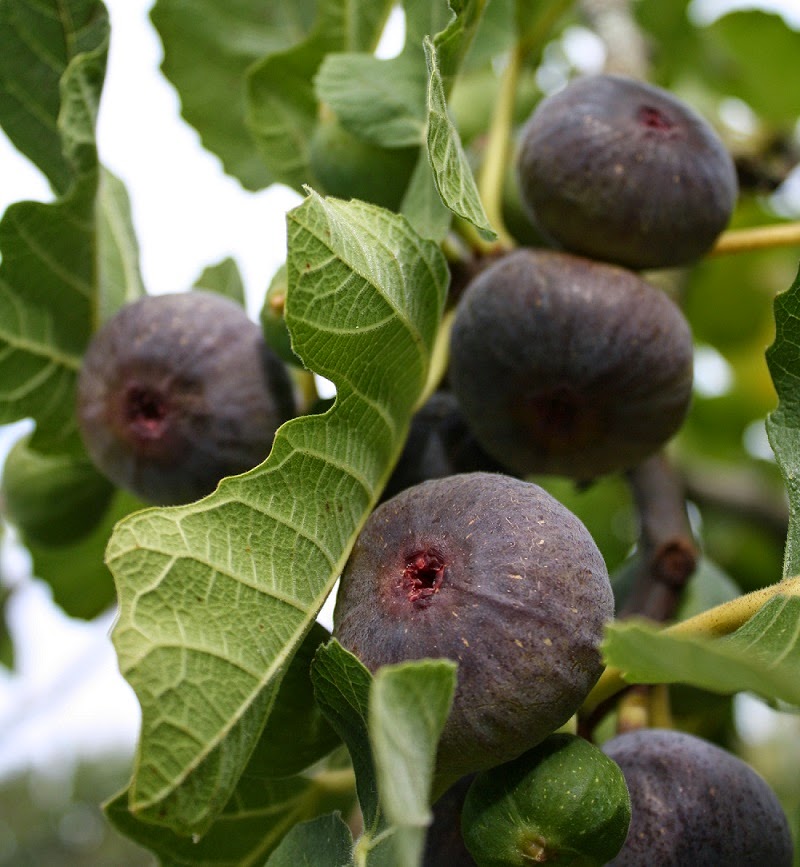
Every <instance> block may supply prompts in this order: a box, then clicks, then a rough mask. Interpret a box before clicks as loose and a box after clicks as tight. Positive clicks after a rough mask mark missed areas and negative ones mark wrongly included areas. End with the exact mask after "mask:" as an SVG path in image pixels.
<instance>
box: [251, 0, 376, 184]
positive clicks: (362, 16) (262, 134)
mask: <svg viewBox="0 0 800 867" xmlns="http://www.w3.org/2000/svg"><path fill="white" fill-rule="evenodd" d="M391 6H392V3H391V2H389V0H380V2H373V0H320V2H319V3H318V8H317V16H316V19H315V22H314V26H313V28H312V30H311V31H310V33H309V34H308V36H307V38H306V39H304V40H303V41H302V42H300V43H298V44H297V45H295V46H293V47H291V48H289V49H284V50H278V51H274V52H272V53H270V54H268V55H266V56H265V57H264V58H263V59H261V60H260V61H259V62H258V63H255V64H254V65H252V66H251V67H250V68H249V70H248V72H247V110H246V119H247V125H248V127H249V129H250V131H251V133H252V136H253V138H254V140H255V142H256V144H257V146H258V149H259V152H260V154H261V158H262V160H263V161H264V164H265V165H266V166H267V169H268V170H269V172H270V173H271V175H272V177H273V180H275V181H280V182H281V183H284V184H286V185H287V186H290V187H294V189H296V190H302V188H303V185H304V184H307V183H310V182H311V181H312V175H311V168H310V157H309V148H310V145H311V137H312V134H313V132H314V128H315V126H316V122H317V115H318V104H317V96H316V93H315V91H314V81H313V80H314V76H315V75H316V73H317V70H318V69H319V66H320V63H322V60H323V59H324V57H325V55H326V54H329V53H331V52H336V51H373V50H374V48H375V46H376V45H377V42H378V39H379V38H380V35H381V33H382V31H383V27H384V25H385V23H386V18H387V16H388V14H389V11H390V9H391Z"/></svg>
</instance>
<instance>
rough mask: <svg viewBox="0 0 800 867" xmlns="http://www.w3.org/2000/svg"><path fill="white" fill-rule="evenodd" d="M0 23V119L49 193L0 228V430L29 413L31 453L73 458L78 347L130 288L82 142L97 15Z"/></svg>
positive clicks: (111, 197)
mask: <svg viewBox="0 0 800 867" xmlns="http://www.w3.org/2000/svg"><path fill="white" fill-rule="evenodd" d="M0 16H5V20H4V21H3V26H2V27H0V56H2V60H1V61H0V67H2V73H1V75H2V80H0V123H2V125H3V127H4V129H6V130H7V131H8V133H9V135H10V136H11V138H12V140H13V141H14V142H15V143H16V144H17V145H18V147H20V148H21V149H22V150H23V152H24V153H25V154H26V155H28V156H30V157H31V159H33V160H34V161H35V162H36V163H37V165H39V167H40V168H41V169H42V171H43V172H44V173H45V175H47V177H48V178H49V179H50V181H51V183H52V184H53V187H54V189H55V190H56V192H57V193H58V196H59V197H58V198H57V199H56V200H55V201H54V202H52V203H48V204H44V203H40V202H17V203H16V204H14V205H11V206H10V207H9V208H8V209H7V210H6V212H5V215H4V216H3V219H2V221H0V253H1V254H2V263H1V264H0V423H3V422H10V421H16V420H17V419H21V418H25V417H28V416H30V417H32V418H33V419H34V420H35V422H36V429H35V431H34V434H33V437H32V440H31V447H32V448H37V449H40V450H42V451H48V452H68V453H70V454H73V455H82V454H84V452H83V447H82V445H81V443H80V438H79V435H78V430H77V423H76V420H75V412H74V397H73V393H74V390H75V382H76V377H77V373H78V370H79V368H80V364H81V358H82V354H83V350H84V348H85V346H86V344H87V342H88V340H89V338H90V336H91V334H92V333H93V331H94V330H95V328H96V327H97V325H98V324H99V323H100V322H101V321H102V319H103V318H104V317H106V316H108V315H109V314H110V313H111V312H112V310H113V309H115V308H116V307H117V306H118V305H119V304H120V303H122V302H123V301H124V300H125V299H128V298H131V297H135V296H137V295H138V294H140V292H141V280H140V277H139V270H138V250H137V247H136V242H135V239H134V237H133V232H132V228H131V220H130V213H129V206H128V200H127V196H126V195H125V192H124V188H123V187H122V185H121V183H120V182H119V181H118V180H116V179H115V178H113V176H111V175H110V174H109V173H107V172H103V171H102V170H101V168H100V165H99V163H98V161H97V148H96V145H95V137H94V129H95V122H96V117H97V110H98V103H99V99H100V92H101V90H102V85H103V77H104V74H105V65H106V57H107V53H108V38H109V32H108V19H107V15H106V12H105V9H104V7H103V6H102V4H101V3H99V2H89V0H68V2H63V3H55V2H52V0H49V2H44V3H41V4H39V5H37V6H33V5H31V4H30V3H23V2H7V3H5V4H3V6H2V10H1V11H0ZM17 80H19V81H23V82H26V83H27V84H26V86H25V87H21V88H15V87H13V86H12V84H13V83H14V82H16V81H17ZM42 124H44V125H45V126H46V127H47V132H46V133H45V132H42V130H41V129H40V127H41V125H42ZM59 154H60V156H59Z"/></svg>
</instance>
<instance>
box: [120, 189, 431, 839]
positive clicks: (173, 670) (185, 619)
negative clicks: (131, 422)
mask: <svg viewBox="0 0 800 867" xmlns="http://www.w3.org/2000/svg"><path fill="white" fill-rule="evenodd" d="M288 223H289V259H288V272H289V292H288V297H287V308H286V318H287V322H288V323H289V326H290V329H291V331H292V336H293V340H294V348H295V351H296V352H297V353H298V354H299V355H300V356H301V357H302V358H303V359H304V361H305V362H306V363H307V364H308V365H309V366H310V367H311V368H312V369H314V370H316V371H317V372H320V373H322V374H323V375H325V376H327V377H328V378H329V379H331V380H332V381H333V382H334V383H335V384H336V386H337V389H338V397H337V401H336V404H335V406H334V407H333V409H331V410H330V411H329V412H328V413H326V414H325V415H318V416H316V415H315V416H306V417H302V418H298V419H294V420H292V421H290V422H288V423H287V424H286V425H284V426H283V427H282V428H281V430H280V431H279V432H278V434H277V435H276V438H275V442H274V446H273V450H272V453H271V454H270V456H269V458H268V459H267V461H266V462H265V463H264V464H262V465H261V466H260V467H257V468H256V469H254V470H252V471H250V472H249V473H246V474H244V475H242V476H237V477H233V478H231V479H226V480H223V481H222V482H221V484H220V486H219V488H218V489H217V491H216V492H215V493H213V494H212V495H210V496H209V497H207V498H205V499H204V500H201V501H199V502H198V503H196V504H192V505H189V506H183V507H176V508H170V509H153V510H148V511H145V512H141V513H139V514H138V515H135V516H132V517H131V518H129V519H128V520H126V521H123V522H122V523H121V524H119V525H118V526H117V529H116V531H115V533H114V535H113V536H112V538H111V541H110V543H109V547H108V551H107V561H108V563H109V566H110V568H111V570H112V572H113V574H114V576H115V578H116V580H117V586H118V593H119V599H120V618H119V622H118V625H117V627H116V629H115V631H114V636H113V638H114V642H115V645H116V647H117V653H118V656H119V659H120V668H121V670H122V672H123V674H124V675H125V677H126V678H127V679H128V680H129V681H130V683H131V684H132V686H133V687H134V690H135V691H136V693H137V695H138V697H139V700H140V702H141V704H142V712H143V723H142V738H141V742H140V748H139V754H138V757H137V764H136V770H135V777H134V781H133V783H132V786H131V809H132V810H133V811H134V812H135V813H138V814H139V815H140V817H141V818H143V819H146V820H147V821H150V822H153V823H158V824H165V825H167V826H169V827H171V828H172V829H173V830H176V831H178V832H179V833H203V831H204V830H205V829H207V828H208V827H210V825H211V823H212V822H213V820H214V816H215V815H216V813H217V812H218V811H219V809H221V807H222V805H223V804H224V803H225V801H226V800H227V798H228V797H229V796H230V794H231V791H232V789H233V786H235V784H236V779H237V777H238V775H239V774H240V773H241V772H242V769H243V768H244V766H245V764H246V763H247V761H248V759H249V756H250V754H251V752H252V750H253V749H254V746H255V743H256V741H257V739H258V736H259V734H260V732H261V729H262V728H263V726H264V723H265V720H266V717H267V715H268V713H269V709H270V707H271V704H272V701H273V699H274V696H275V692H276V690H277V687H278V685H279V683H280V680H281V677H282V676H283V673H284V671H285V668H286V666H287V664H288V662H289V660H290V659H291V656H292V654H293V653H294V650H295V648H296V647H297V645H298V644H299V642H300V640H301V639H302V637H303V635H304V634H305V633H306V632H307V630H308V629H309V628H310V626H311V623H312V622H313V620H314V618H315V616H316V614H317V612H318V611H319V609H320V607H321V606H322V604H323V602H324V600H325V598H326V596H327V595H328V593H329V592H330V589H331V587H332V586H333V583H334V581H335V580H336V578H337V577H338V575H339V573H340V572H341V569H342V567H343V565H344V563H345V561H346V558H347V556H348V554H349V551H350V547H351V546H352V542H353V540H354V537H355V535H356V533H357V532H358V530H359V529H360V527H361V525H362V524H363V521H364V520H366V517H367V515H368V514H369V511H370V510H371V508H372V506H373V504H374V502H375V501H376V500H377V497H378V495H379V492H380V490H381V488H382V486H383V484H384V483H385V481H386V478H387V477H388V475H389V472H390V471H391V467H392V465H393V462H394V460H396V458H397V455H398V454H399V451H400V448H401V447H402V443H403V440H404V437H405V431H406V429H407V425H408V421H409V418H410V415H411V412H412V409H413V406H414V404H415V401H416V399H417V397H418V395H419V393H420V392H421V390H422V389H423V388H424V384H425V378H426V373H427V365H428V362H429V356H430V352H431V350H432V347H433V343H434V339H435V335H436V331H437V329H438V324H439V318H440V315H441V309H442V305H443V303H444V296H445V291H446V286H447V280H448V271H447V266H446V263H445V261H444V258H443V257H442V255H441V252H440V251H439V249H438V247H436V245H434V244H432V243H430V242H426V241H423V240H422V239H420V238H419V237H418V236H416V235H415V234H414V233H413V231H412V230H411V229H410V227H409V226H408V224H407V223H406V221H405V220H404V219H403V218H402V217H399V216H397V215H392V214H389V213H388V212H386V211H383V210H382V209H380V208H377V207H373V206H369V205H365V204H363V203H358V202H353V203H349V204H348V203H344V202H339V201H335V200H333V201H326V200H323V199H321V198H319V197H318V196H316V195H314V194H311V195H310V196H309V197H308V199H307V200H306V201H305V202H304V203H303V204H301V205H300V206H299V207H298V208H296V209H295V210H294V211H292V212H291V213H290V215H289V217H288ZM214 684H217V685H218V686H217V687H216V689H215V688H214ZM219 685H222V686H219Z"/></svg>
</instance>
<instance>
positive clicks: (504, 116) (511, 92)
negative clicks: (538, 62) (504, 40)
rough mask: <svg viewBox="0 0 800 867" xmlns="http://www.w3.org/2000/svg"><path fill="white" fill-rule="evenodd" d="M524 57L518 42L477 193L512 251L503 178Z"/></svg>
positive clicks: (505, 78)
mask: <svg viewBox="0 0 800 867" xmlns="http://www.w3.org/2000/svg"><path fill="white" fill-rule="evenodd" d="M525 54H526V51H525V49H524V48H523V47H522V45H521V44H520V43H519V42H517V43H516V44H515V45H514V47H513V48H512V49H511V54H510V56H509V58H508V64H507V65H506V68H505V70H504V71H503V77H502V78H501V80H500V90H499V93H498V95H497V102H496V104H495V109H494V113H493V114H492V119H491V123H490V125H489V133H488V142H487V145H486V153H485V157H484V161H483V165H482V166H481V171H480V176H479V178H478V194H479V195H480V198H481V201H482V202H483V207H484V210H485V211H486V217H487V219H488V221H489V225H490V226H491V227H492V228H493V229H494V230H495V232H496V233H497V242H496V243H499V244H501V245H502V246H503V247H505V248H508V249H509V250H513V249H514V247H515V246H516V242H515V241H514V238H513V237H512V236H511V235H510V233H509V231H508V229H506V226H505V222H504V220H503V178H504V177H505V171H506V166H507V165H508V157H509V152H510V149H511V126H512V124H513V120H514V100H515V97H516V93H517V85H518V82H519V74H520V70H521V69H522V63H523V60H524V58H525Z"/></svg>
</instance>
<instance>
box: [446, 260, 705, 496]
mask: <svg viewBox="0 0 800 867" xmlns="http://www.w3.org/2000/svg"><path fill="white" fill-rule="evenodd" d="M692 349H693V347H692V335H691V331H690V329H689V325H688V324H687V322H686V319H685V318H684V316H683V314H682V313H681V312H680V310H679V309H678V307H677V306H676V305H675V304H674V303H673V302H672V301H671V300H670V299H669V298H668V297H667V295H665V294H664V293H663V292H661V291H660V290H658V289H655V288H654V287H652V286H650V285H649V284H648V283H646V282H645V281H644V280H642V279H641V278H640V277H638V276H637V275H636V274H634V273H633V272H631V271H628V270H627V269H624V268H619V267H617V266H614V265H609V264H606V263H602V262H594V261H592V260H590V259H584V258H582V257H579V256H574V255H572V254H569V253H559V252H555V251H552V250H526V249H520V250H516V251H514V252H513V253H510V254H508V255H507V256H504V257H503V258H502V259H499V260H497V261H496V262H494V263H492V264H491V265H489V266H488V267H487V268H486V269H485V270H484V271H482V272H481V273H480V274H479V275H478V276H477V277H476V278H475V279H473V280H472V282H471V283H470V284H469V286H468V287H467V289H466V290H465V292H464V294H463V295H462V297H461V299H460V301H459V304H458V307H457V309H456V314H455V318H454V323H453V329H452V333H451V341H450V384H451V387H452V390H453V393H454V394H455V395H456V397H457V398H458V401H459V403H460V404H461V408H462V409H463V411H464V415H465V416H466V418H467V421H468V423H469V425H470V427H471V428H472V430H473V432H474V434H475V437H476V438H477V440H478V442H479V443H480V444H481V445H482V446H483V448H484V449H485V450H486V451H487V452H488V453H489V454H490V455H492V456H493V457H494V458H495V459H497V460H498V461H500V462H501V463H502V464H503V466H504V467H506V468H507V469H509V470H512V471H513V472H515V473H519V474H526V473H552V474H558V475H563V476H568V477H570V478H574V479H578V480H581V481H584V480H591V479H593V478H595V477H597V476H600V475H603V474H604V473H609V472H615V471H619V470H624V469H627V468H629V467H631V466H633V465H635V464H637V463H639V462H640V461H641V460H643V459H644V458H645V457H647V456H648V455H650V454H652V453H653V452H655V451H657V450H658V449H660V448H661V447H662V446H663V445H664V443H666V442H667V441H668V440H669V439H670V437H671V436H672V435H673V434H674V433H675V432H676V431H677V430H678V428H679V427H680V426H681V424H682V422H683V420H684V418H685V416H686V413H687V411H688V408H689V402H690V398H691V392H692Z"/></svg>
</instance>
